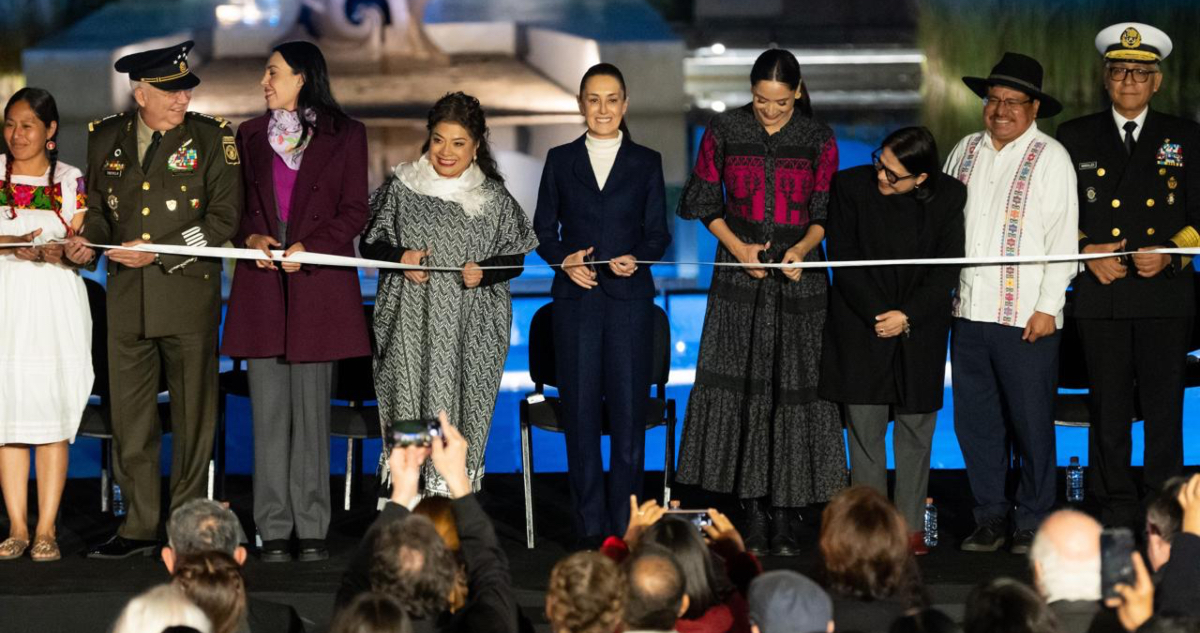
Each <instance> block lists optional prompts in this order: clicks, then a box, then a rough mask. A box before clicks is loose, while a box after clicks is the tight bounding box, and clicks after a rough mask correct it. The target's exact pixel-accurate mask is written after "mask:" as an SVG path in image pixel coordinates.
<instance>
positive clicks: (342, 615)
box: [329, 592, 413, 633]
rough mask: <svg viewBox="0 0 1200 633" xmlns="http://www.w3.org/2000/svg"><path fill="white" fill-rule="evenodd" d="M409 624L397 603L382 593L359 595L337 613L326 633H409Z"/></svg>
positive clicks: (402, 609)
mask: <svg viewBox="0 0 1200 633" xmlns="http://www.w3.org/2000/svg"><path fill="white" fill-rule="evenodd" d="M412 630H413V629H412V622H410V621H409V619H408V614H407V613H406V612H405V611H404V605H402V604H400V601H399V600H396V599H395V598H393V597H391V596H389V595H386V594H382V593H374V592H370V593H363V594H359V595H358V597H356V598H355V599H354V600H353V601H352V602H351V603H350V604H348V605H346V607H345V608H344V609H342V610H341V611H338V613H337V615H335V616H334V617H333V623H332V624H330V625H329V633H412Z"/></svg>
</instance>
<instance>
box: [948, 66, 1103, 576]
mask: <svg viewBox="0 0 1200 633" xmlns="http://www.w3.org/2000/svg"><path fill="white" fill-rule="evenodd" d="M963 81H964V82H965V83H966V84H967V86H968V87H969V88H971V90H972V91H974V92H975V93H976V94H978V95H979V96H981V97H983V123H984V126H985V127H986V130H985V131H983V132H979V133H976V134H971V135H970V136H967V137H966V138H964V139H963V140H962V141H960V142H959V143H958V145H957V146H956V147H955V148H954V151H953V152H951V154H950V157H949V158H948V159H947V160H946V165H945V170H946V173H948V174H950V175H952V176H956V177H957V178H958V179H959V180H961V181H962V182H963V183H965V184H966V185H967V208H966V211H965V214H966V239H967V244H966V253H967V256H968V257H1011V256H1018V255H1025V256H1029V255H1033V256H1039V255H1074V254H1076V253H1077V252H1078V242H1077V240H1076V237H1077V235H1076V231H1077V227H1078V216H1079V201H1078V198H1077V197H1076V191H1075V170H1074V169H1073V166H1072V164H1071V158H1070V156H1069V155H1068V154H1067V151H1066V150H1065V149H1064V148H1063V147H1062V145H1059V143H1058V142H1057V141H1055V140H1054V139H1053V138H1052V137H1051V136H1049V135H1047V134H1045V133H1043V132H1042V131H1040V130H1038V127H1037V124H1036V123H1034V120H1035V119H1036V118H1038V117H1042V118H1045V117H1051V116H1054V115H1055V114H1057V113H1058V112H1059V111H1060V110H1062V106H1061V105H1060V104H1059V103H1058V101H1056V100H1055V99H1054V98H1053V97H1051V96H1050V95H1047V94H1046V93H1044V92H1042V89H1041V86H1042V66H1041V64H1039V63H1038V62H1037V61H1036V60H1034V59H1033V58H1030V57H1026V56H1025V55H1020V54H1016V53H1005V54H1004V57H1003V59H1001V61H1000V63H998V64H996V66H995V67H993V68H992V73H991V75H989V76H988V77H987V78H982V77H964V78H963ZM1076 268H1077V264H1075V263H1074V262H1063V263H1047V264H1040V263H1039V264H1024V265H999V266H997V265H993V266H968V267H965V268H963V269H962V273H961V274H960V276H959V288H958V297H957V299H956V300H955V308H954V316H955V321H954V333H953V337H952V339H951V349H950V358H951V363H952V375H953V393H954V431H955V433H956V434H957V435H958V443H959V446H960V447H961V448H962V453H963V460H964V461H965V463H966V467H967V478H968V480H969V481H970V483H971V493H972V495H973V496H974V498H975V509H974V514H975V523H976V528H975V531H974V532H973V533H972V534H971V536H969V537H968V538H967V539H966V540H965V541H963V543H962V549H964V550H967V551H985V552H990V551H995V550H996V549H998V548H999V547H1000V546H1001V545H1003V544H1004V541H1005V538H1006V536H1007V533H1006V530H1005V527H1006V519H1007V517H1008V511H1009V509H1010V508H1014V510H1013V517H1012V518H1013V527H1014V530H1015V531H1014V532H1013V538H1012V543H1011V544H1010V548H1011V550H1012V551H1013V552H1014V553H1019V554H1024V553H1026V552H1028V551H1029V546H1030V544H1031V543H1032V542H1033V535H1034V530H1036V528H1037V526H1038V523H1039V522H1040V521H1041V519H1042V518H1043V517H1045V516H1046V515H1047V514H1049V513H1050V511H1051V509H1052V508H1053V506H1054V500H1055V459H1056V456H1055V448H1054V395H1055V393H1056V392H1057V384H1058V344H1059V336H1058V329H1059V328H1060V327H1062V322H1063V305H1064V303H1065V302H1066V291H1067V285H1068V284H1069V283H1070V281H1071V277H1073V276H1074V274H1075V271H1076ZM1006 428H1007V429H1011V432H1012V434H1013V439H1014V440H1015V441H1016V446H1017V449H1018V450H1019V451H1020V454H1021V476H1020V483H1019V484H1018V486H1017V489H1016V493H1015V498H1013V499H1009V498H1008V496H1007V495H1006V494H1005V482H1006V479H1007V473H1008V464H1009V450H1008V438H1007V432H1006Z"/></svg>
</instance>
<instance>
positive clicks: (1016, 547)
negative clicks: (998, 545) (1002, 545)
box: [1008, 530, 1033, 555]
mask: <svg viewBox="0 0 1200 633" xmlns="http://www.w3.org/2000/svg"><path fill="white" fill-rule="evenodd" d="M1030 547H1033V530H1017V531H1016V532H1015V533H1013V537H1012V543H1010V544H1009V546H1008V551H1010V552H1012V553H1014V554H1022V555H1024V554H1028V553H1029V548H1030Z"/></svg>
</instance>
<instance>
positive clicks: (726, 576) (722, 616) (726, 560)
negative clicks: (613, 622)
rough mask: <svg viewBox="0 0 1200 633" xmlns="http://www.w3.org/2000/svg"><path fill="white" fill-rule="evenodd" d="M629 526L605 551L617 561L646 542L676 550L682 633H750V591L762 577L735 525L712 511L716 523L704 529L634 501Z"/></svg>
mask: <svg viewBox="0 0 1200 633" xmlns="http://www.w3.org/2000/svg"><path fill="white" fill-rule="evenodd" d="M629 501H630V513H629V527H628V529H626V530H625V536H624V538H619V537H616V536H611V537H609V538H608V540H606V541H605V542H604V545H603V546H602V547H601V548H600V551H601V553H603V554H605V555H607V556H609V557H610V558H612V559H613V560H615V561H617V562H622V561H624V560H625V559H626V558H627V557H628V556H629V553H630V551H635V550H637V548H638V547H640V546H642V545H644V544H654V545H658V546H661V547H663V548H665V549H667V550H668V551H670V552H671V555H672V557H673V558H674V559H675V562H676V563H678V564H679V567H680V568H681V569H682V570H683V574H684V585H685V586H684V593H685V594H686V595H687V597H688V609H687V611H685V612H684V614H683V617H681V618H679V620H678V621H677V622H676V623H675V630H676V631H678V633H724V632H726V631H732V632H736V633H750V619H749V616H748V615H747V607H746V592H747V591H748V590H749V587H750V581H752V580H754V578H755V577H757V576H758V575H759V574H761V573H762V565H761V564H760V563H759V562H758V558H756V557H755V556H754V554H751V553H750V552H748V551H746V545H745V543H744V542H743V541H742V535H741V534H740V533H738V531H737V528H735V527H734V526H733V522H732V521H730V520H729V518H728V517H726V516H725V515H724V514H721V513H720V512H718V511H717V510H715V509H713V508H709V509H708V510H707V512H708V516H709V517H710V518H711V519H712V525H707V526H704V528H703V535H702V534H701V531H700V530H697V529H696V527H695V526H694V525H693V524H692V523H690V522H688V521H684V520H682V519H679V518H677V517H673V516H671V515H670V512H669V511H668V510H667V509H666V508H663V507H662V506H660V505H658V502H657V501H656V500H653V499H652V500H650V501H647V502H645V503H643V504H640V505H639V504H638V502H637V498H636V497H632V496H631V497H630V498H629Z"/></svg>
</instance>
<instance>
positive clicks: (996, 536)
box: [959, 524, 1004, 552]
mask: <svg viewBox="0 0 1200 633" xmlns="http://www.w3.org/2000/svg"><path fill="white" fill-rule="evenodd" d="M1001 545H1004V532H1003V531H1001V529H1000V526H999V525H992V524H988V525H981V526H979V527H977V528H975V531H974V532H971V535H970V536H968V537H967V540H965V541H963V542H962V545H961V546H960V548H959V549H961V550H962V551H964V552H994V551H996V550H998V549H1000V546H1001Z"/></svg>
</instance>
